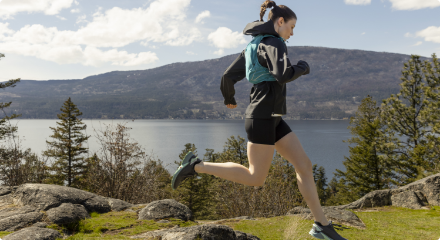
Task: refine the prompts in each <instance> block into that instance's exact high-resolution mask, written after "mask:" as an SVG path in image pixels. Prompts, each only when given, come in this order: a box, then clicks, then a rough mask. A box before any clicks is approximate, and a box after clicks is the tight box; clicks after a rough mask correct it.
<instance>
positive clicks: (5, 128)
mask: <svg viewBox="0 0 440 240" xmlns="http://www.w3.org/2000/svg"><path fill="white" fill-rule="evenodd" d="M2 57H5V55H4V54H2V53H0V60H1V58H2ZM18 82H20V78H17V79H11V80H8V81H7V82H4V83H0V89H5V88H8V87H15V84H16V83H18ZM11 104H12V102H8V103H0V110H1V111H2V113H1V114H2V115H4V116H3V118H2V119H0V140H1V139H3V138H4V137H5V136H8V135H11V134H13V133H15V132H16V131H17V127H16V126H11V125H10V124H8V122H9V120H10V119H13V118H17V117H20V116H21V114H18V115H17V114H12V115H11V116H8V115H7V114H6V112H5V109H6V108H8V107H9V106H11Z"/></svg>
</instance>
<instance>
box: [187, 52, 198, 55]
mask: <svg viewBox="0 0 440 240" xmlns="http://www.w3.org/2000/svg"><path fill="white" fill-rule="evenodd" d="M186 54H188V55H197V53H194V52H191V51H186Z"/></svg>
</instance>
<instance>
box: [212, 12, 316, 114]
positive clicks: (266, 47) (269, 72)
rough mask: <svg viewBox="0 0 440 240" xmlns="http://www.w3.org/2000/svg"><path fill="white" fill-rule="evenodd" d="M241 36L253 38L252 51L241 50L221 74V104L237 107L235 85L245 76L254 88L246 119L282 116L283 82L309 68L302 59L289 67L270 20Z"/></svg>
mask: <svg viewBox="0 0 440 240" xmlns="http://www.w3.org/2000/svg"><path fill="white" fill-rule="evenodd" d="M243 33H244V34H245V35H252V36H253V37H254V39H253V42H251V43H250V44H249V45H248V46H247V49H250V48H253V49H250V51H246V49H244V50H243V51H242V52H241V54H240V55H239V56H238V57H237V58H236V59H235V60H234V62H233V63H232V64H231V65H230V66H229V67H228V68H227V69H226V71H225V72H224V73H223V76H222V80H221V85H220V89H221V91H222V94H223V97H224V99H225V100H224V104H225V105H228V104H233V105H236V104H237V103H236V101H235V98H234V95H235V89H234V84H235V83H237V82H238V81H240V80H242V79H243V78H245V77H248V80H249V81H250V82H251V83H253V84H254V85H253V87H252V89H251V93H250V104H249V106H248V108H247V109H246V118H271V117H272V115H273V114H275V115H285V114H286V83H288V82H291V81H293V80H295V79H297V78H298V77H300V76H302V75H306V74H309V73H310V68H309V65H308V64H307V63H306V62H305V61H301V60H300V61H298V63H297V64H296V65H291V64H290V60H289V58H288V57H287V47H286V44H285V43H284V41H283V39H282V38H281V37H280V36H279V34H278V33H277V32H276V31H275V29H274V24H273V22H272V21H271V20H269V21H267V22H263V21H255V22H252V23H249V24H247V26H246V28H245V29H244V30H243ZM268 35H270V36H268ZM258 42H259V43H258ZM252 43H254V46H252ZM255 43H258V44H255ZM256 45H257V46H256ZM254 51H256V53H257V54H256V59H255V55H254V58H252V53H254ZM246 52H247V55H248V56H246ZM256 60H258V63H257V62H256ZM255 66H256V67H255ZM253 67H255V68H254V69H253ZM261 67H262V68H261ZM258 77H260V78H258ZM262 78H263V79H264V80H262Z"/></svg>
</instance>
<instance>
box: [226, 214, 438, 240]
mask: <svg viewBox="0 0 440 240" xmlns="http://www.w3.org/2000/svg"><path fill="white" fill-rule="evenodd" d="M376 209H377V210H378V211H377V212H355V213H356V215H357V216H358V217H359V218H360V219H362V221H363V222H364V223H365V225H366V226H367V229H366V230H359V229H356V228H352V227H348V229H344V230H342V231H338V232H339V233H340V234H341V235H342V236H343V237H345V238H347V239H356V240H357V239H359V240H362V239H365V240H367V239H368V240H371V239H374V240H381V239H395V240H398V239H399V240H401V239H405V240H409V239H414V240H430V239H431V240H438V239H440V207H435V208H432V209H431V210H412V209H406V208H398V207H382V208H376ZM222 224H224V225H228V226H230V227H232V228H233V229H234V230H239V231H243V232H246V233H252V234H254V235H255V236H258V237H259V238H260V239H262V240H275V239H282V240H284V239H286V240H287V239H289V240H290V239H315V238H313V237H311V236H310V235H309V234H308V232H309V231H310V229H311V227H312V224H313V221H312V220H304V219H300V218H299V217H296V216H280V217H274V218H267V219H259V220H258V221H252V220H243V221H240V222H229V223H228V222H225V223H222ZM343 226H344V225H343ZM344 227H347V226H344Z"/></svg>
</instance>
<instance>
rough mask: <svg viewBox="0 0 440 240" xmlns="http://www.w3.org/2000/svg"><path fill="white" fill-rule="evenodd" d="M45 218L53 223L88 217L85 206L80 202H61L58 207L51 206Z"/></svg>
mask: <svg viewBox="0 0 440 240" xmlns="http://www.w3.org/2000/svg"><path fill="white" fill-rule="evenodd" d="M46 214H47V218H48V219H49V220H50V221H51V222H53V223H55V224H68V223H72V222H77V221H79V220H82V219H86V218H89V217H90V215H89V213H88V212H87V210H86V208H85V207H84V206H83V205H81V204H71V203H63V204H61V205H60V206H59V207H56V208H51V209H49V210H48V211H47V212H46Z"/></svg>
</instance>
